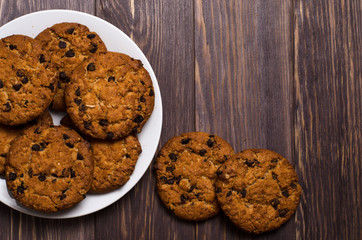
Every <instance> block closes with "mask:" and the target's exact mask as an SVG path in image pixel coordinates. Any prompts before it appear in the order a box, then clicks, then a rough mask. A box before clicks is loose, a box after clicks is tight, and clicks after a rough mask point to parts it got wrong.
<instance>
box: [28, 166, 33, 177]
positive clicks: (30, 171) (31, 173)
mask: <svg viewBox="0 0 362 240" xmlns="http://www.w3.org/2000/svg"><path fill="white" fill-rule="evenodd" d="M28 174H29V177H33V169H32V168H30V169H29V171H28Z"/></svg>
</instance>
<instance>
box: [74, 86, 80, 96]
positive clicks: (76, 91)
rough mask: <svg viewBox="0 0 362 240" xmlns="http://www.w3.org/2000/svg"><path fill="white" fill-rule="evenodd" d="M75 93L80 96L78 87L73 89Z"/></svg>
mask: <svg viewBox="0 0 362 240" xmlns="http://www.w3.org/2000/svg"><path fill="white" fill-rule="evenodd" d="M75 95H77V96H78V97H79V96H80V89H79V88H77V90H75Z"/></svg>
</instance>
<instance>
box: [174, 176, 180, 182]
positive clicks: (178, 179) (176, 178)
mask: <svg viewBox="0 0 362 240" xmlns="http://www.w3.org/2000/svg"><path fill="white" fill-rule="evenodd" d="M175 180H176V183H177V184H179V183H180V182H181V175H180V176H178V177H175Z"/></svg>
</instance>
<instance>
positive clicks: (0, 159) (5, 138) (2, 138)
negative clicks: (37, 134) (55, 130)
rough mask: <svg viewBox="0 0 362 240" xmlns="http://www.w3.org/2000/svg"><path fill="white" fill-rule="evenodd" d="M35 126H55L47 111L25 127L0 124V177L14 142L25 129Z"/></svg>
mask: <svg viewBox="0 0 362 240" xmlns="http://www.w3.org/2000/svg"><path fill="white" fill-rule="evenodd" d="M34 125H40V126H44V125H45V126H51V125H53V119H52V117H51V115H50V113H49V112H48V111H45V112H44V113H43V114H42V115H41V116H40V117H39V118H37V119H35V120H33V121H31V122H28V123H27V124H26V125H25V126H14V127H11V126H6V125H2V124H0V175H3V174H4V171H5V162H6V158H7V155H8V152H9V149H10V145H11V143H12V141H13V140H14V139H15V138H16V137H17V136H18V135H19V134H20V133H21V132H22V131H23V130H24V128H28V127H32V126H34ZM40 126H39V127H40Z"/></svg>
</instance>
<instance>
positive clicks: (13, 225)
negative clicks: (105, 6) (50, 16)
mask: <svg viewBox="0 0 362 240" xmlns="http://www.w3.org/2000/svg"><path fill="white" fill-rule="evenodd" d="M94 2H95V1H73V0H64V1H56V0H51V1H49V0H48V1H46V0H21V1H19V0H12V1H8V0H0V25H3V24H5V23H7V22H9V21H11V20H12V19H15V18H17V17H20V16H22V15H25V14H27V13H31V12H35V11H40V10H46V9H71V10H78V11H82V12H87V13H91V14H93V13H94V6H95V3H94ZM0 223H1V231H0V239H94V229H95V228H94V216H93V215H91V216H87V217H83V218H79V219H70V220H48V219H41V218H36V217H31V216H29V215H26V214H22V213H19V212H18V211H15V210H11V209H10V208H8V207H6V206H5V205H3V204H2V203H0Z"/></svg>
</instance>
